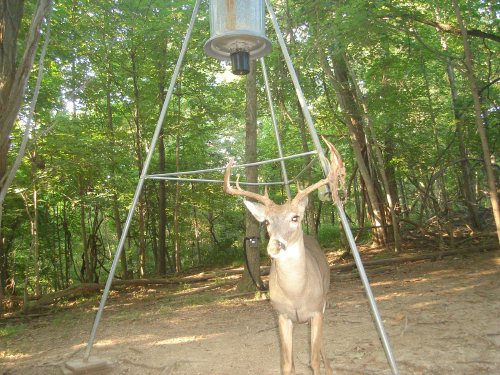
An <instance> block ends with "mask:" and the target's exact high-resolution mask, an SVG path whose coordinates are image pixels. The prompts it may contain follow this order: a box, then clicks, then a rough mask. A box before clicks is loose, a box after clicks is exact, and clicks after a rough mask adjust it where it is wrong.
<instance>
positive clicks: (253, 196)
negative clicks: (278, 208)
mask: <svg viewBox="0 0 500 375" xmlns="http://www.w3.org/2000/svg"><path fill="white" fill-rule="evenodd" d="M233 165H234V158H231V160H229V163H227V166H226V172H225V173H224V192H225V193H227V194H231V195H240V196H242V197H246V198H249V199H253V200H254V201H257V202H260V203H262V204H264V205H266V206H268V205H270V204H272V203H273V201H272V200H271V199H270V198H269V197H268V196H267V194H266V195H260V194H257V193H254V192H252V191H246V190H243V189H242V188H241V187H240V185H239V178H238V180H237V181H236V189H235V188H233V187H232V186H231V181H230V177H231V168H232V167H233Z"/></svg>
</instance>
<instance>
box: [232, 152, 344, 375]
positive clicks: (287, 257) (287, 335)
mask: <svg viewBox="0 0 500 375" xmlns="http://www.w3.org/2000/svg"><path fill="white" fill-rule="evenodd" d="M328 146H329V147H331V150H332V164H333V160H334V159H333V158H335V157H338V154H337V153H336V151H335V152H334V149H332V147H333V146H332V145H330V144H329V145H328ZM340 162H341V161H340ZM233 164H234V160H231V161H230V162H229V164H228V165H227V167H226V173H225V175H224V192H226V193H228V194H233V195H240V196H243V197H246V198H248V199H251V200H253V201H256V202H251V201H248V200H245V201H244V203H245V206H246V207H247V208H248V210H249V211H250V212H251V213H252V214H253V216H254V217H255V218H256V219H257V220H258V221H259V222H263V223H265V225H266V226H267V231H268V233H269V236H270V238H269V243H268V245H267V253H268V254H269V256H270V257H271V259H272V263H271V271H270V274H269V294H270V298H271V304H272V305H273V307H274V309H275V310H276V311H277V312H278V324H279V336H280V341H281V372H282V374H283V375H292V374H295V367H294V363H293V350H292V347H293V345H292V334H293V323H295V322H298V323H305V322H308V321H310V322H311V368H312V370H313V373H314V375H319V374H320V358H322V359H323V364H324V367H325V371H326V374H328V375H330V374H332V368H331V367H330V363H329V361H328V358H327V356H326V355H325V353H324V351H323V349H322V345H321V336H322V331H323V314H324V311H325V307H326V294H327V292H328V288H329V286H330V268H329V266H328V262H327V260H326V257H325V254H324V253H323V251H322V250H321V248H320V245H319V243H318V241H316V239H315V238H313V237H311V236H308V235H305V234H304V233H303V232H302V224H301V223H302V219H303V217H304V211H305V209H306V206H307V201H308V198H307V196H308V194H310V193H311V192H312V191H314V190H316V189H318V188H319V187H321V186H323V185H326V184H328V183H329V182H332V183H334V178H335V176H334V174H335V171H334V170H335V168H333V166H332V165H331V168H330V173H329V175H328V177H327V178H325V179H324V180H321V181H319V182H317V183H315V184H314V185H311V186H309V187H308V188H306V189H305V190H302V191H299V192H298V194H297V195H296V196H295V198H294V199H293V200H291V201H287V202H286V203H284V204H282V205H277V204H275V203H274V202H273V201H272V200H271V199H270V198H269V197H268V195H267V193H266V195H260V194H257V193H253V192H249V191H245V190H243V189H241V188H240V186H239V184H238V181H237V182H236V189H235V188H233V187H231V184H230V174H231V167H232V166H233ZM257 202H259V203H257Z"/></svg>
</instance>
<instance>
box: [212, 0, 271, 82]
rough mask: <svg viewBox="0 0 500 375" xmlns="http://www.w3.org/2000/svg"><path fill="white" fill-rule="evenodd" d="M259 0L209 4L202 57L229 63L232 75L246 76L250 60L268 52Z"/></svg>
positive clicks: (218, 0)
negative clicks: (207, 29)
mask: <svg viewBox="0 0 500 375" xmlns="http://www.w3.org/2000/svg"><path fill="white" fill-rule="evenodd" d="M271 49H272V46H271V42H270V41H269V39H267V37H266V27H265V13H264V1H263V0H210V39H209V40H208V41H207V42H206V43H205V47H204V50H205V53H206V54H207V55H209V56H212V57H215V58H216V59H219V60H231V63H232V68H233V69H232V71H233V73H234V74H239V75H240V74H248V72H249V70H250V67H249V63H250V61H249V60H250V59H258V58H260V57H263V56H265V55H267V54H268V53H269V52H271Z"/></svg>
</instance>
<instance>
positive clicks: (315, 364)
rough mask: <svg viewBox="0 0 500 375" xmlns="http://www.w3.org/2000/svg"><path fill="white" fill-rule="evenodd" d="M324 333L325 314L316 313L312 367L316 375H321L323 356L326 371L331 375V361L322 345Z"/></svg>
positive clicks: (313, 325) (312, 320)
mask: <svg viewBox="0 0 500 375" xmlns="http://www.w3.org/2000/svg"><path fill="white" fill-rule="evenodd" d="M322 335H323V314H322V313H316V314H315V315H314V316H313V318H312V319H311V368H312V370H313V374H314V375H320V361H321V357H323V364H324V365H325V372H326V374H327V375H331V374H332V373H333V372H332V368H331V367H330V362H329V361H328V358H326V355H325V354H324V351H323V349H322V347H321V338H322Z"/></svg>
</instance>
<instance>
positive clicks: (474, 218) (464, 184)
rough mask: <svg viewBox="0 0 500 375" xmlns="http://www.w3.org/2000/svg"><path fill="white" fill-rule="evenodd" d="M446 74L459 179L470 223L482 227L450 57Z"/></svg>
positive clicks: (442, 44)
mask: <svg viewBox="0 0 500 375" xmlns="http://www.w3.org/2000/svg"><path fill="white" fill-rule="evenodd" d="M441 46H442V47H443V49H444V50H445V51H447V50H448V45H447V43H446V40H445V38H444V36H441ZM446 75H447V77H448V82H449V84H450V94H451V103H452V106H453V117H454V119H455V130H456V134H457V140H458V152H459V155H460V159H461V160H462V161H461V163H460V169H461V172H462V177H463V178H460V179H459V185H460V186H461V188H462V191H463V194H464V198H465V202H464V203H465V206H466V207H467V210H468V211H469V221H470V224H471V226H472V227H473V228H475V229H481V227H482V225H481V221H480V220H479V214H478V212H477V204H476V194H475V192H474V182H473V180H472V173H471V167H470V163H469V157H468V152H467V147H466V145H465V137H464V129H463V121H462V116H461V115H460V113H459V110H458V91H457V85H456V83H455V70H454V68H453V64H452V63H451V59H450V58H449V57H448V58H447V59H446Z"/></svg>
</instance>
